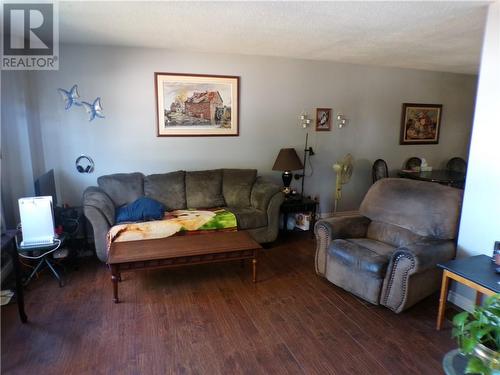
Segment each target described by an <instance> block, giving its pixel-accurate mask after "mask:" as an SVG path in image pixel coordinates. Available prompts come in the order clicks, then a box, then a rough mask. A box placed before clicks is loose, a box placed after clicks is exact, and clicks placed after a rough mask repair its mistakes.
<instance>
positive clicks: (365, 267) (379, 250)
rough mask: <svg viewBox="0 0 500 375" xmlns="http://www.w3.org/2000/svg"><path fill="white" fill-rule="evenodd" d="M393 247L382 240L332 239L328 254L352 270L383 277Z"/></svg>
mask: <svg viewBox="0 0 500 375" xmlns="http://www.w3.org/2000/svg"><path fill="white" fill-rule="evenodd" d="M394 250H395V248H394V247H393V246H390V245H387V244H385V243H383V242H379V241H375V240H370V239H367V238H358V239H347V240H342V239H336V240H333V241H332V243H331V245H330V247H329V249H328V256H329V257H333V258H334V259H336V260H337V261H338V262H340V263H342V264H344V265H346V266H348V267H350V268H351V269H352V270H353V272H355V271H361V272H367V273H369V274H371V275H372V276H373V277H376V278H383V277H384V276H385V272H386V270H387V265H388V264H389V261H390V258H391V255H392V254H393V252H394Z"/></svg>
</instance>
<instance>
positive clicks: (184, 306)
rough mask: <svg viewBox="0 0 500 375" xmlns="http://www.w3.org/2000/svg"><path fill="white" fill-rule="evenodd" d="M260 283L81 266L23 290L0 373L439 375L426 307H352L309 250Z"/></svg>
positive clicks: (285, 251) (228, 270)
mask: <svg viewBox="0 0 500 375" xmlns="http://www.w3.org/2000/svg"><path fill="white" fill-rule="evenodd" d="M262 254H263V255H262V256H261V258H260V262H259V278H260V282H258V283H257V284H256V285H254V284H253V283H252V282H251V269H250V264H246V265H245V267H244V268H241V266H240V264H239V263H238V262H236V263H226V264H209V265H202V266H191V267H189V268H180V269H176V270H157V271H148V272H136V273H125V274H123V278H124V280H123V282H122V283H121V284H120V297H121V298H122V301H123V302H122V303H120V304H118V305H115V304H114V303H112V300H111V298H112V291H111V282H110V280H109V273H108V271H107V269H106V267H105V266H104V265H103V264H101V263H98V262H97V261H86V262H82V264H81V266H80V269H79V270H77V271H71V272H70V273H69V274H68V276H67V284H66V286H65V287H63V288H61V289H60V288H59V287H58V285H57V283H56V282H55V281H54V280H52V279H51V278H50V277H48V275H42V277H41V278H40V280H36V281H34V282H33V283H32V284H31V286H30V287H29V289H28V290H27V293H26V294H27V295H26V302H27V313H28V316H29V319H30V323H29V324H27V325H23V324H21V323H20V321H19V319H18V316H17V310H16V306H15V305H9V306H6V307H4V308H2V325H1V327H2V335H1V338H2V348H1V353H2V358H1V366H2V373H3V374H23V375H26V374H120V375H121V374H237V373H246V374H280V373H281V374H371V375H373V374H420V375H421V374H441V373H442V370H441V359H442V357H443V355H444V354H445V353H446V352H447V351H448V350H450V349H451V348H453V347H454V346H455V344H454V343H453V341H452V340H451V339H450V338H449V337H450V330H449V328H447V329H445V330H443V331H441V332H436V331H435V330H434V323H435V316H436V310H437V298H436V297H432V298H429V299H427V300H425V301H423V302H422V303H420V304H419V305H417V306H416V307H414V308H412V309H410V310H409V311H407V312H406V313H403V314H400V315H396V314H394V313H392V312H390V311H389V310H387V309H384V308H381V307H376V306H372V305H369V304H366V303H364V302H362V301H361V300H359V299H357V298H355V297H353V296H352V295H350V294H348V293H346V292H344V291H342V290H341V289H339V288H337V287H335V286H334V285H332V284H330V283H329V282H327V281H325V280H324V279H322V278H320V277H318V276H316V274H315V273H314V269H313V256H314V244H313V241H312V240H310V239H309V237H305V236H300V237H296V236H295V237H293V238H289V239H288V240H286V241H284V242H282V243H281V244H278V245H276V246H274V247H272V248H270V249H267V250H265V251H263V252H262Z"/></svg>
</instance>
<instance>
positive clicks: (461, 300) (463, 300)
mask: <svg viewBox="0 0 500 375" xmlns="http://www.w3.org/2000/svg"><path fill="white" fill-rule="evenodd" d="M448 301H450V302H451V303H453V304H454V305H456V306H458V307H460V308H461V309H464V310H466V311H468V312H471V311H472V310H473V309H474V301H472V300H471V299H469V298H467V297H464V296H462V295H461V294H458V293H457V292H454V291H453V290H450V291H449V292H448Z"/></svg>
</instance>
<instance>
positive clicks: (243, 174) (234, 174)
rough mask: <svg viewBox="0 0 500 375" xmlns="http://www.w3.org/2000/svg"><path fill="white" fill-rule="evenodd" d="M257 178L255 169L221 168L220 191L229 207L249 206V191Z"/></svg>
mask: <svg viewBox="0 0 500 375" xmlns="http://www.w3.org/2000/svg"><path fill="white" fill-rule="evenodd" d="M256 178H257V170H256V169H223V170H222V193H223V195H224V200H225V201H226V204H227V205H228V206H229V207H250V193H251V192H252V186H253V184H254V182H255V179H256Z"/></svg>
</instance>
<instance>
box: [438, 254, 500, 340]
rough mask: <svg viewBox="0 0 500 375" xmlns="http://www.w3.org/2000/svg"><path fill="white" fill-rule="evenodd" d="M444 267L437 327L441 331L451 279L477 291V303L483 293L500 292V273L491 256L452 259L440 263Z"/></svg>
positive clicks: (440, 266) (439, 265) (489, 294)
mask: <svg viewBox="0 0 500 375" xmlns="http://www.w3.org/2000/svg"><path fill="white" fill-rule="evenodd" d="M438 267H439V268H442V269H443V280H442V283H441V294H440V296H439V312H438V317H437V323H436V329H437V330H438V331H439V330H440V329H441V327H442V325H443V321H444V310H445V307H446V301H447V299H448V287H449V285H450V280H455V281H457V282H459V283H461V284H463V285H467V286H468V287H470V288H472V289H474V290H475V291H476V305H478V304H479V303H480V302H481V296H482V295H483V294H485V295H488V296H491V295H493V294H495V293H500V275H499V274H497V273H495V267H496V266H495V264H494V263H493V262H492V261H491V257H489V256H486V255H476V256H473V257H469V258H463V259H456V260H451V261H449V262H446V263H443V264H438Z"/></svg>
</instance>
